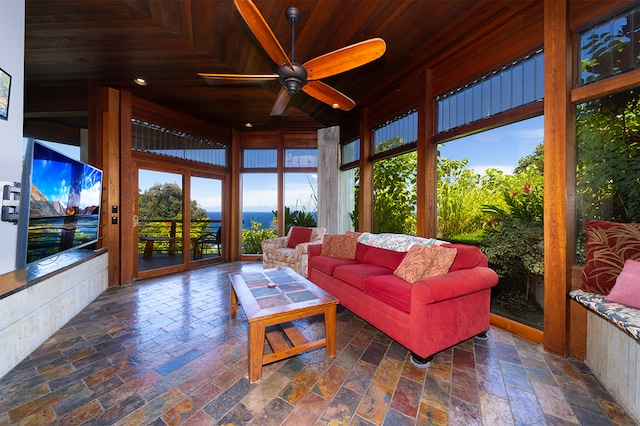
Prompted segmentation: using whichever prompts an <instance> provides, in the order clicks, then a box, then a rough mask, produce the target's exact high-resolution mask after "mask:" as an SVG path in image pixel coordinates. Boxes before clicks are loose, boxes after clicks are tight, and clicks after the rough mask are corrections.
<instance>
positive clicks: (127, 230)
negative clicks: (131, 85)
mask: <svg viewBox="0 0 640 426" xmlns="http://www.w3.org/2000/svg"><path fill="white" fill-rule="evenodd" d="M131 103H132V96H131V92H127V91H121V92H120V151H119V154H120V180H121V182H122V185H121V186H122V189H124V190H122V191H120V206H119V208H118V212H119V223H120V284H130V283H131V282H133V279H134V278H135V276H136V274H137V272H138V223H137V222H138V221H137V220H136V218H137V216H136V215H137V213H138V206H137V205H136V198H137V197H136V196H135V193H136V192H137V188H138V175H137V173H135V170H134V168H133V158H132V150H131V146H132V141H131V138H132V135H131V133H132V128H131V118H132V106H131Z"/></svg>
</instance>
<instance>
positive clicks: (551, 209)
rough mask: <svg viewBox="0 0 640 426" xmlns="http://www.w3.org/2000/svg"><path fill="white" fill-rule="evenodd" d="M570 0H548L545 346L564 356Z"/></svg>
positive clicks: (569, 223) (570, 160) (569, 224)
mask: <svg viewBox="0 0 640 426" xmlns="http://www.w3.org/2000/svg"><path fill="white" fill-rule="evenodd" d="M568 5H569V3H568V2H566V1H557V0H545V1H544V56H545V58H544V76H545V81H544V113H545V114H544V172H545V173H544V282H545V294H544V308H545V309H544V311H545V316H544V348H545V350H547V351H550V352H553V353H556V354H559V355H561V356H565V355H566V353H567V339H568V338H567V335H568V333H567V329H568V315H567V307H568V298H567V293H568V291H569V285H570V263H569V262H571V263H572V262H573V256H572V255H569V254H568V253H569V251H571V253H573V249H572V248H570V247H568V245H569V244H570V243H571V244H573V241H571V240H570V235H572V234H573V227H574V223H573V220H570V219H569V210H570V207H569V205H568V196H567V188H568V187H569V186H570V183H571V182H574V181H575V154H574V153H575V130H574V129H575V117H574V115H575V114H574V113H573V112H572V111H573V109H572V106H571V102H570V99H571V69H572V67H571V60H572V55H571V36H570V30H569V24H568V20H569V10H568ZM572 156H573V157H572ZM572 164H573V165H574V166H573V168H572V167H571V165H572ZM571 208H572V207H571Z"/></svg>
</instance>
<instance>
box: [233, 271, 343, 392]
mask: <svg viewBox="0 0 640 426" xmlns="http://www.w3.org/2000/svg"><path fill="white" fill-rule="evenodd" d="M229 277H230V278H231V315H234V314H235V313H236V312H237V310H238V301H239V302H240V305H242V309H243V310H244V313H245V316H246V317H247V320H248V321H249V343H248V346H249V381H251V382H255V381H257V380H260V378H262V366H263V365H266V364H269V363H272V362H275V361H279V360H281V359H284V358H288V357H290V356H293V355H297V354H300V353H302V352H306V351H309V350H312V349H316V348H320V347H323V346H326V348H327V356H334V355H335V354H336V305H337V304H338V299H336V298H335V297H333V296H332V295H330V294H329V293H327V292H326V291H324V290H322V289H321V288H319V287H317V286H316V285H315V284H313V283H312V282H311V281H309V280H307V279H306V278H304V277H303V276H301V275H299V274H298V273H296V272H295V271H293V270H292V269H290V268H277V269H266V270H264V271H262V272H252V273H233V274H229ZM321 314H322V315H324V326H325V337H324V338H322V339H318V340H315V341H311V342H309V341H307V339H306V338H305V337H304V336H303V335H302V333H300V331H299V330H298V329H297V328H296V326H295V325H294V324H292V323H291V321H294V320H297V319H300V318H307V317H311V316H314V315H321ZM265 337H266V339H267V341H268V342H269V345H270V346H271V349H272V350H273V353H268V354H265V353H264V342H265Z"/></svg>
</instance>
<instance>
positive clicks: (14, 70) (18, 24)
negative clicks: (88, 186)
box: [0, 0, 25, 274]
mask: <svg viewBox="0 0 640 426" xmlns="http://www.w3.org/2000/svg"><path fill="white" fill-rule="evenodd" d="M24 7H25V6H24V0H2V1H0V40H3V41H2V42H1V43H0V68H2V69H3V70H4V71H5V72H7V73H8V74H9V75H11V94H10V97H9V119H8V120H6V121H5V120H2V119H0V150H1V152H2V155H0V194H1V192H2V191H1V190H2V188H4V185H6V184H11V185H12V184H13V183H14V182H20V180H21V179H22V122H23V111H24V108H23V105H24V98H23V88H24V19H25V14H24ZM0 236H2V244H0V274H3V273H5V272H9V271H13V270H14V269H16V249H17V237H18V227H17V226H16V225H14V224H12V223H10V222H0Z"/></svg>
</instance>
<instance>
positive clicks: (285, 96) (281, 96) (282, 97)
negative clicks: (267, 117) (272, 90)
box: [271, 87, 291, 117]
mask: <svg viewBox="0 0 640 426" xmlns="http://www.w3.org/2000/svg"><path fill="white" fill-rule="evenodd" d="M290 100H291V95H290V94H289V92H287V90H286V89H285V88H284V87H282V88H281V89H280V92H279V93H278V97H277V98H276V101H275V102H274V104H273V107H272V108H271V116H272V117H273V116H277V115H281V114H282V113H283V112H284V110H285V108H287V105H289V101H290Z"/></svg>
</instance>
